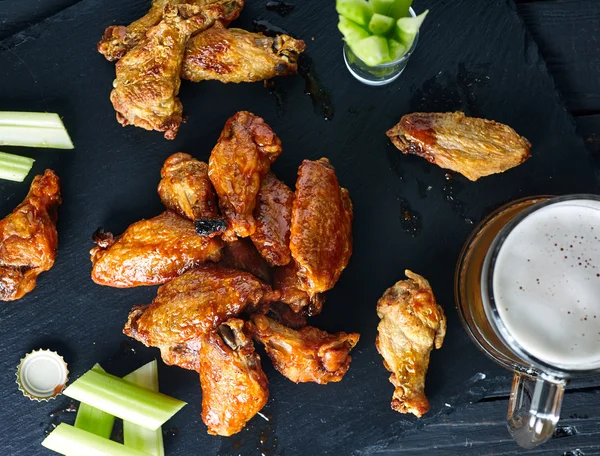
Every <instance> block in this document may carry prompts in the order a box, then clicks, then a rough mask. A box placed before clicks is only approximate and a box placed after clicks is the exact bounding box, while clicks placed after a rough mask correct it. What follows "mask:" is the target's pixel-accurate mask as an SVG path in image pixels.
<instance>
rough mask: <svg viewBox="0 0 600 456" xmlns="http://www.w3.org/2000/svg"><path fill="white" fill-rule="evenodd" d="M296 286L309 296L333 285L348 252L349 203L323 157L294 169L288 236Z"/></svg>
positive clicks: (350, 215) (350, 218)
mask: <svg viewBox="0 0 600 456" xmlns="http://www.w3.org/2000/svg"><path fill="white" fill-rule="evenodd" d="M290 249H291V251H292V257H293V258H294V260H296V262H297V263H298V278H299V280H300V282H299V283H300V288H301V289H302V290H304V291H306V292H307V293H308V294H309V295H310V296H314V295H315V294H316V293H321V292H324V291H327V290H330V289H331V288H333V286H334V285H335V283H336V282H337V280H338V279H339V277H340V275H341V273H342V271H343V270H344V268H345V267H346V265H347V264H348V261H349V260H350V255H351V254H352V202H351V201H350V196H349V193H348V190H346V189H345V188H341V187H340V186H339V184H338V180H337V176H336V175H335V170H334V169H333V167H332V166H331V163H329V160H327V159H326V158H321V159H320V160H317V161H309V160H304V161H303V162H302V165H301V166H300V169H299V170H298V180H297V181H296V198H295V199H294V206H293V211H292V229H291V238H290Z"/></svg>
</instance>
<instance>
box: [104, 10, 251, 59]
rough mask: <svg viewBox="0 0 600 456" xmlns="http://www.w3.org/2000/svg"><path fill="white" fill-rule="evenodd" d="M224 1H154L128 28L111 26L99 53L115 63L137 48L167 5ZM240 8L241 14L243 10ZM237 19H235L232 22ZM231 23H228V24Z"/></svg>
mask: <svg viewBox="0 0 600 456" xmlns="http://www.w3.org/2000/svg"><path fill="white" fill-rule="evenodd" d="M222 1H223V0H153V1H152V6H151V8H150V11H148V13H147V14H146V15H144V16H143V17H141V18H139V19H138V20H136V21H134V22H132V23H131V24H129V25H128V26H127V27H125V26H123V25H111V26H110V27H108V28H107V29H106V30H105V31H104V36H103V37H102V40H100V42H99V43H98V52H99V53H100V54H102V55H104V57H106V59H107V60H110V61H114V60H118V59H120V58H121V57H123V56H124V55H125V54H126V53H127V52H128V51H129V50H130V49H132V48H133V47H135V46H136V45H137V44H138V43H139V42H140V40H142V39H143V38H144V36H145V35H146V32H147V31H148V30H149V29H150V28H151V27H154V26H155V25H156V24H158V23H159V22H160V21H161V20H162V18H163V12H164V10H165V6H167V5H173V6H176V5H183V4H188V5H195V6H204V5H206V4H208V3H215V2H222ZM242 6H243V5H241V6H240V8H239V11H238V15H239V12H240V11H241V9H242ZM235 18H237V16H235V17H233V18H232V19H231V20H233V19H235ZM228 23H229V21H226V24H228Z"/></svg>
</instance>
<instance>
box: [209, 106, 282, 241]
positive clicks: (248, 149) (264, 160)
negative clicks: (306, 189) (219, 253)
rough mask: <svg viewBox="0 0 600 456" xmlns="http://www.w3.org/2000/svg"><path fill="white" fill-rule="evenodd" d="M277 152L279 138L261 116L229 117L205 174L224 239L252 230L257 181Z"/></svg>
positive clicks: (241, 235)
mask: <svg viewBox="0 0 600 456" xmlns="http://www.w3.org/2000/svg"><path fill="white" fill-rule="evenodd" d="M280 153H281V141H280V140H279V138H278V137H277V136H276V135H275V133H274V132H273V130H271V127H269V126H268V125H267V124H266V123H265V121H264V120H263V119H261V118H260V117H257V116H255V115H254V114H252V113H250V112H247V111H240V112H238V113H236V114H234V115H233V117H231V118H230V119H229V120H228V121H227V123H226V124H225V127H224V128H223V132H222V133H221V136H220V137H219V140H218V142H217V145H216V146H215V147H214V149H213V150H212V153H211V155H210V159H209V161H208V176H209V177H210V180H211V182H212V183H213V186H214V187H215V190H216V192H217V195H218V197H219V207H220V208H221V213H222V214H223V215H224V216H225V218H226V220H227V222H228V224H229V226H228V228H227V230H226V231H225V233H224V235H223V239H225V240H226V241H233V240H235V239H236V238H237V237H238V236H239V237H247V236H250V235H251V234H253V233H254V231H255V230H256V222H255V220H254V217H253V216H252V214H253V212H254V208H255V206H256V195H257V194H258V191H259V189H260V183H261V181H262V179H263V177H264V176H265V174H267V172H268V171H269V168H270V167H271V164H272V163H273V162H274V161H275V160H276V159H277V157H278V156H279V154H280Z"/></svg>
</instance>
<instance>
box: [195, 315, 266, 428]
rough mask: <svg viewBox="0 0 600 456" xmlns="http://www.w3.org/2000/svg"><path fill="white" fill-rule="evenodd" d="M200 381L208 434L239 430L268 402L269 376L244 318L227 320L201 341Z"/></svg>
mask: <svg viewBox="0 0 600 456" xmlns="http://www.w3.org/2000/svg"><path fill="white" fill-rule="evenodd" d="M200 385H201V386H202V421H204V424H206V426H208V433H209V434H213V435H222V436H229V435H232V434H236V433H238V432H240V431H241V430H242V429H243V428H244V426H245V425H246V423H247V422H248V421H249V420H250V419H251V418H252V417H253V416H254V415H256V414H257V413H258V412H259V411H260V410H261V409H262V408H263V407H264V406H265V404H266V403H267V400H268V399H269V389H268V387H267V385H268V381H267V377H266V376H265V373H264V372H263V370H262V367H261V365H260V356H258V354H257V353H255V352H254V344H253V343H252V339H251V338H250V337H248V336H247V335H246V333H245V332H244V321H243V320H239V319H237V318H232V319H230V320H228V321H226V322H225V323H223V324H222V325H221V326H219V328H218V329H217V331H216V332H212V333H210V334H209V335H208V336H207V337H206V338H205V339H204V340H203V341H202V347H201V349H200Z"/></svg>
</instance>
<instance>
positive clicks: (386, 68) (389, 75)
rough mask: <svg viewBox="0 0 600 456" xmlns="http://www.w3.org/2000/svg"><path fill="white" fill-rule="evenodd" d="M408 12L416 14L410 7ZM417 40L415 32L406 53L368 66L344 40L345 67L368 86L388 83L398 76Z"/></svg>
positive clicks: (413, 15)
mask: <svg viewBox="0 0 600 456" xmlns="http://www.w3.org/2000/svg"><path fill="white" fill-rule="evenodd" d="M409 13H410V15H411V16H412V17H416V16H417V14H416V13H415V11H414V10H413V9H412V8H409ZM418 40H419V32H417V36H415V40H414V41H413V43H412V46H411V47H410V49H409V50H408V52H407V53H406V54H404V55H403V56H402V57H400V58H399V59H397V60H394V61H393V62H387V63H382V64H380V65H376V66H369V65H367V64H366V63H364V62H363V61H362V60H361V59H359V58H358V57H357V56H356V55H355V54H354V52H352V49H350V46H348V44H347V43H346V42H344V50H343V53H344V62H346V67H348V71H350V73H351V74H352V76H354V77H355V78H356V79H358V80H359V81H360V82H362V83H363V84H367V85H370V86H382V85H385V84H389V83H390V82H392V81H395V80H396V79H397V78H398V76H400V75H401V74H402V72H403V71H404V68H406V65H407V64H408V59H409V58H410V56H411V55H412V54H413V52H414V51H415V48H416V47H417V41H418Z"/></svg>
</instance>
